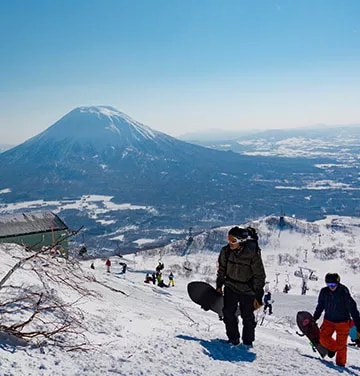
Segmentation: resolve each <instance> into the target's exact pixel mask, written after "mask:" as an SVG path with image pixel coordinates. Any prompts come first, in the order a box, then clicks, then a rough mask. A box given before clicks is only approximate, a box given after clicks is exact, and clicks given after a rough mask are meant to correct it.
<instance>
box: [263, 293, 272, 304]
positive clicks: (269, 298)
mask: <svg viewBox="0 0 360 376" xmlns="http://www.w3.org/2000/svg"><path fill="white" fill-rule="evenodd" d="M264 303H265V304H269V303H271V292H267V293H266V294H265V296H264Z"/></svg>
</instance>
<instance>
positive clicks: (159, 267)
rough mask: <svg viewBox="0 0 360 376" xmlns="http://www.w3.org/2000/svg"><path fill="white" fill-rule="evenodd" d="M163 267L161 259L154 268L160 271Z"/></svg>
mask: <svg viewBox="0 0 360 376" xmlns="http://www.w3.org/2000/svg"><path fill="white" fill-rule="evenodd" d="M163 269H164V264H163V263H162V262H161V261H159V263H158V266H157V267H156V269H155V270H156V272H157V273H160V272H161V270H163Z"/></svg>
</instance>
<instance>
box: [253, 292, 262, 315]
mask: <svg viewBox="0 0 360 376" xmlns="http://www.w3.org/2000/svg"><path fill="white" fill-rule="evenodd" d="M263 296H264V290H263V289H261V290H258V291H256V292H255V299H254V311H256V310H257V309H259V308H260V307H261V306H262V305H263Z"/></svg>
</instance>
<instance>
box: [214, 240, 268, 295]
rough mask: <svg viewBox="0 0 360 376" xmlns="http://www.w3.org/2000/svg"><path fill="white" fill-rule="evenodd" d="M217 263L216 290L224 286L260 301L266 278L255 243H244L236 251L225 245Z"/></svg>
mask: <svg viewBox="0 0 360 376" xmlns="http://www.w3.org/2000/svg"><path fill="white" fill-rule="evenodd" d="M218 262H219V268H218V272H217V279H216V287H217V288H220V287H222V286H223V285H225V286H228V287H230V288H231V289H232V290H234V291H236V292H238V293H242V294H245V295H254V296H256V297H257V299H259V301H260V302H261V301H262V296H263V294H264V285H265V277H266V276H265V270H264V265H263V262H262V259H261V252H260V249H259V248H258V247H257V244H256V242H255V241H246V242H245V243H244V244H242V245H241V247H240V249H236V250H232V249H230V246H229V245H226V246H225V247H223V248H222V249H221V252H220V255H219V260H218Z"/></svg>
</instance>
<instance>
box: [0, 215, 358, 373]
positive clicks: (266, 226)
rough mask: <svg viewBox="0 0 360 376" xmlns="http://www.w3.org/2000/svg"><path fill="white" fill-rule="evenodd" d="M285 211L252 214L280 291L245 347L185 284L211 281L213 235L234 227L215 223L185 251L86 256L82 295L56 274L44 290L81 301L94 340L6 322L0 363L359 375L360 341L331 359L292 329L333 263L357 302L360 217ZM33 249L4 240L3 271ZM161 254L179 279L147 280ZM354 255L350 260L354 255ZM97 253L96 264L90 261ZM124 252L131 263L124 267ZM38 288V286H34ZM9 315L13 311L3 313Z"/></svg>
mask: <svg viewBox="0 0 360 376" xmlns="http://www.w3.org/2000/svg"><path fill="white" fill-rule="evenodd" d="M283 220H284V221H283V222H281V226H279V223H280V222H279V219H278V218H277V219H276V218H272V217H269V218H263V219H260V220H258V221H256V222H253V223H252V224H253V225H254V226H256V227H257V229H258V232H259V235H260V245H261V247H262V256H263V260H264V264H265V270H266V274H267V281H268V282H269V289H270V291H271V292H272V293H273V298H274V300H275V301H274V303H273V312H274V313H273V315H271V316H268V315H265V316H264V315H263V313H262V311H261V310H259V311H257V313H256V317H257V320H258V326H257V328H256V340H255V342H254V348H253V349H251V350H249V351H244V350H241V349H238V348H231V347H229V345H227V344H225V343H223V342H221V340H222V339H225V338H226V336H225V330H224V324H223V322H222V321H219V319H218V317H217V316H216V315H215V314H213V313H212V312H205V311H203V310H202V309H201V308H200V307H199V306H197V305H196V304H194V303H193V302H192V301H191V300H190V299H189V297H188V296H187V292H186V287H187V284H188V283H189V282H190V281H192V280H205V281H209V282H210V283H211V284H214V281H215V275H216V258H217V256H218V252H219V250H220V249H217V251H216V252H215V250H209V249H208V246H210V244H211V242H212V241H211V239H213V240H214V239H217V240H216V244H217V246H222V245H224V244H225V242H226V237H225V234H226V232H227V230H228V228H219V229H214V231H216V232H217V234H218V235H219V236H220V234H222V238H221V239H220V237H217V236H214V232H209V233H203V234H198V235H195V236H194V242H193V245H192V247H194V249H190V253H189V254H185V255H183V256H181V255H180V252H179V251H180V248H181V247H180V248H179V247H177V246H174V247H171V246H170V245H169V246H168V247H167V248H166V249H164V248H159V249H157V250H152V251H151V252H139V253H137V254H131V255H126V256H124V257H123V258H121V259H120V258H118V257H115V256H113V257H111V261H112V266H111V272H110V273H107V272H106V267H105V259H103V258H98V259H94V260H84V261H80V265H79V269H77V272H76V274H77V276H78V277H77V278H83V280H81V284H80V287H81V289H85V291H87V290H91V291H93V292H94V294H92V295H87V296H85V297H83V298H82V299H80V300H77V294H76V292H75V291H73V290H71V289H66V292H64V291H63V290H64V289H63V288H61V286H59V285H58V284H57V283H56V279H53V280H51V281H50V282H49V285H48V286H47V288H48V291H47V292H48V293H49V292H51V294H52V295H53V294H58V295H59V296H60V297H61V300H58V302H61V303H62V304H66V303H68V305H69V307H71V309H73V310H79V309H80V310H81V313H82V315H83V319H82V321H81V323H79V325H81V327H79V329H81V332H82V333H83V334H84V335H85V336H86V338H87V340H88V341H87V342H85V343H84V342H83V343H81V346H80V347H79V349H77V350H76V349H75V351H71V352H68V351H65V350H62V349H61V348H60V347H54V346H52V345H51V343H50V342H49V341H43V342H40V343H38V344H36V342H35V343H34V341H30V343H26V342H24V341H21V340H17V339H15V338H14V337H12V336H10V335H9V333H3V332H0V351H1V373H2V374H3V375H9V376H10V375H14V376H17V375H25V374H26V375H28V376H50V375H59V376H82V375H84V374H86V375H88V376H103V375H122V376H140V375H160V374H161V375H168V376H183V375H196V376H206V375H209V374H211V375H213V376H222V375H227V376H236V375H239V374H241V375H244V376H253V375H257V374H261V375H267V376H288V375H295V376H303V375H305V374H306V375H309V376H318V375H327V376H335V375H339V373H342V374H346V375H350V376H357V375H359V374H360V360H359V359H360V358H359V351H360V350H359V349H357V348H353V347H349V349H348V360H347V366H346V368H345V369H339V367H337V366H336V365H335V364H334V360H333V359H329V358H326V359H325V360H320V359H319V357H318V355H317V354H316V353H314V352H313V350H312V349H311V347H310V346H309V343H308V341H307V340H306V339H305V338H304V337H300V336H298V335H297V334H296V331H297V330H298V328H297V326H296V312H297V311H300V310H306V311H310V312H313V311H314V309H315V306H316V298H317V294H318V292H319V290H320V289H321V288H322V287H323V286H324V275H325V274H326V273H327V272H337V273H339V274H340V276H341V279H342V282H343V283H344V284H345V285H347V286H348V287H349V288H350V290H351V292H352V295H353V297H354V298H355V299H356V301H357V303H358V307H359V308H360V278H359V269H358V268H359V257H360V251H359V249H358V247H357V246H356V239H357V238H358V237H359V236H360V222H359V219H357V218H348V217H328V218H327V219H324V220H321V221H316V222H313V223H310V222H305V221H300V220H296V219H294V218H288V217H285V218H284V219H283ZM244 225H245V224H244ZM280 228H281V230H280ZM182 250H183V249H182ZM306 251H308V252H307V253H306ZM28 255H29V254H28V253H26V252H24V251H23V250H22V249H21V247H19V246H14V245H8V244H7V245H0V257H1V260H2V263H1V264H0V271H1V274H2V275H4V276H5V275H6V273H7V272H8V271H9V269H10V268H12V267H13V266H14V264H15V263H17V262H18V261H19V259H21V258H24V257H27V256H28ZM159 259H160V260H161V261H162V262H163V263H164V264H165V269H164V271H163V275H164V277H165V282H167V276H168V274H169V273H170V271H173V272H174V274H175V287H171V288H160V287H157V286H154V285H151V284H150V285H149V284H144V282H143V281H144V277H145V274H146V273H147V272H152V271H153V270H154V268H155V266H156V265H157V263H158V261H159ZM305 259H306V262H305V261H304V260H305ZM351 259H353V260H354V262H353V263H351V262H349V261H350V260H351ZM356 259H357V260H358V261H357V262H355V260H356ZM92 261H93V262H94V265H95V269H94V270H92V269H90V264H91V262H92ZM31 262H32V261H31V260H30V261H29V263H25V264H24V265H23V267H22V268H20V269H19V270H18V271H17V272H15V273H14V274H13V275H12V276H11V278H10V279H9V280H8V281H7V283H5V286H3V287H2V289H1V293H2V302H5V301H7V299H8V298H9V297H11V294H12V291H13V290H14V288H16V286H21V287H22V288H29V289H31V288H34V286H36V285H37V282H36V280H34V275H35V274H34V273H33V272H32V268H31V266H32V264H31ZM120 262H126V263H127V265H128V271H127V273H126V274H125V275H124V274H122V266H121V265H120V264H119V263H120ZM185 262H188V263H190V265H191V268H192V271H191V273H190V274H186V272H187V271H186V270H184V268H183V264H184V263H185ZM39 263H40V264H42V265H43V267H44V268H45V270H46V271H47V273H46V274H47V275H49V274H50V275H51V271H56V270H57V269H56V268H54V269H53V270H50V268H51V265H53V264H54V263H55V264H56V265H58V267H60V266H63V265H64V266H66V264H67V263H63V262H62V260H61V259H59V260H58V259H56V258H53V256H51V258H50V259H46V258H45V256H43V257H42V258H41V259H40V260H38V261H36V264H37V265H38V264H39ZM300 267H304V269H303V270H304V272H307V270H306V269H305V267H307V268H308V269H311V270H314V272H315V274H316V276H317V277H318V279H317V280H309V281H308V287H309V290H308V291H307V294H306V295H301V289H300V285H301V283H302V278H299V277H297V276H295V275H294V272H295V271H297V270H299V268H300ZM284 283H290V285H291V289H290V291H289V293H288V294H284V293H282V288H283V285H284ZM40 286H41V285H40ZM36 291H37V292H41V291H42V289H41V288H40V287H38V288H37V290H36ZM44 293H45V291H44ZM124 293H125V294H124ZM8 294H9V295H8ZM74 302H75V303H74ZM70 303H71V304H70ZM12 312H13V316H12V322H13V323H16V322H17V321H19V320H20V321H21V320H24V319H26V317H27V316H26V312H24V311H22V312H18V313H16V311H15V310H12ZM8 315H9V312H7V314H6V317H7V318H8ZM320 320H321V319H320ZM320 322H321V321H320ZM5 323H6V324H8V322H7V321H5V316H4V315H3V316H2V325H3V324H5ZM67 336H69V337H71V336H72V334H71V333H68V334H67V335H66V334H64V335H63V336H62V343H66V341H68V340H69V338H68V337H67ZM82 349H83V350H84V349H87V351H81V350H82Z"/></svg>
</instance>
